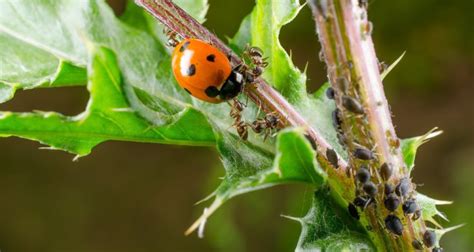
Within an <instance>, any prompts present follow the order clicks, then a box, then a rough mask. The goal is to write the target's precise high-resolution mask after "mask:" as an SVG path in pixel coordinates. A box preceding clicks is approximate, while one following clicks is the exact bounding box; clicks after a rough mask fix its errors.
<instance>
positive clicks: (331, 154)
mask: <svg viewBox="0 0 474 252" xmlns="http://www.w3.org/2000/svg"><path fill="white" fill-rule="evenodd" d="M326 158H327V159H328V161H329V163H331V165H332V166H334V167H335V168H338V167H339V166H338V157H337V153H336V152H335V151H334V150H333V149H330V148H327V149H326Z"/></svg>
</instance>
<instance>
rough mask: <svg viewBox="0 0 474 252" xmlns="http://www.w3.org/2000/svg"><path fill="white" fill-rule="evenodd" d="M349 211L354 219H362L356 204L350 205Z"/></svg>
mask: <svg viewBox="0 0 474 252" xmlns="http://www.w3.org/2000/svg"><path fill="white" fill-rule="evenodd" d="M347 210H348V211H349V214H350V215H351V216H352V217H354V219H356V220H358V219H359V218H360V216H359V212H357V208H356V207H355V206H354V204H352V203H349V206H347Z"/></svg>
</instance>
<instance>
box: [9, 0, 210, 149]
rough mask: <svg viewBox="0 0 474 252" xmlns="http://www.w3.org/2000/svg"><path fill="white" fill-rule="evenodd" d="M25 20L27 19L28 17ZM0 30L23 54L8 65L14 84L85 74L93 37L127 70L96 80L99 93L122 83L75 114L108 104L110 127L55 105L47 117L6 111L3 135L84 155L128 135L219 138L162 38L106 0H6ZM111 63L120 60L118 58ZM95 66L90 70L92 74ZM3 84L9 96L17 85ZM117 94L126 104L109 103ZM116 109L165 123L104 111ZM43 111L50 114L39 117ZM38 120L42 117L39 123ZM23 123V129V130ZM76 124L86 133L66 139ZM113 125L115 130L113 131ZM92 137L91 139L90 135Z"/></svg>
mask: <svg viewBox="0 0 474 252" xmlns="http://www.w3.org/2000/svg"><path fill="white" fill-rule="evenodd" d="M57 10H61V11H57ZM7 17H8V18H7ZM70 17H74V18H70ZM24 20H29V22H28V23H27V24H24ZM0 32H1V34H2V37H1V38H2V40H0V41H1V42H0V43H2V44H7V45H9V47H8V48H11V50H10V52H8V51H7V53H8V55H10V56H11V55H12V54H15V55H16V54H18V57H21V58H18V60H16V61H8V62H9V65H8V66H9V68H8V70H12V71H8V73H7V72H5V73H4V72H3V70H2V76H7V77H8V79H7V81H8V84H11V83H20V84H15V86H14V88H17V87H25V88H26V87H31V88H34V87H36V86H38V85H40V84H41V85H43V86H47V87H50V86H54V85H53V84H58V85H59V84H61V85H65V84H68V83H74V82H75V81H81V80H85V78H84V76H85V69H84V68H83V67H84V66H85V65H86V64H87V61H88V55H87V46H86V45H87V44H89V43H97V44H101V45H107V46H108V47H109V48H110V49H112V50H114V53H115V55H116V56H117V63H118V65H119V66H118V67H119V69H118V70H117V71H118V72H119V74H120V76H121V77H123V78H120V81H118V82H108V81H109V80H107V79H100V80H94V81H93V82H95V83H93V84H91V86H90V87H96V89H97V91H98V92H99V93H100V91H101V89H107V88H109V86H108V85H111V87H112V86H114V88H115V89H116V90H117V93H116V94H115V95H116V96H107V95H105V96H102V95H100V96H99V97H100V98H96V99H93V97H92V99H91V101H90V104H94V107H89V108H88V110H86V111H85V112H84V113H82V114H81V115H80V116H78V117H75V118H73V119H78V120H79V119H81V120H84V118H86V115H89V114H90V112H91V111H90V109H94V110H97V111H100V110H103V111H106V112H102V114H103V115H106V116H104V118H103V119H108V120H109V122H108V123H106V124H110V129H104V128H105V127H106V126H105V125H101V124H98V123H91V124H90V125H89V124H86V125H87V126H88V127H85V126H83V125H84V124H79V123H76V124H77V125H75V126H74V122H72V121H71V118H68V117H63V116H62V115H59V114H55V113H46V114H47V115H48V116H47V118H45V117H44V114H45V113H28V114H15V113H13V114H11V113H4V117H3V120H2V121H0V128H1V129H2V130H3V131H2V130H0V134H2V135H3V136H10V135H15V136H19V137H24V138H28V139H34V140H38V141H41V142H43V143H50V144H51V147H52V148H54V149H64V150H67V151H70V152H73V153H75V154H78V155H86V154H88V153H89V152H90V148H92V147H93V146H94V145H96V144H97V143H99V142H101V141H103V140H104V139H117V140H118V139H121V140H129V141H158V139H159V142H167V143H181V144H191V145H203V144H204V145H209V144H210V143H212V142H214V133H213V131H212V128H211V127H210V126H209V125H208V123H207V120H206V118H205V117H203V116H202V114H201V113H199V112H198V111H196V110H195V109H193V108H191V107H190V105H189V102H190V101H191V98H190V97H189V95H187V94H186V93H185V92H184V91H182V90H181V89H180V88H179V87H178V86H177V85H176V84H175V82H174V78H173V77H172V76H171V73H170V71H169V69H170V62H169V57H168V56H167V55H168V54H167V52H166V50H165V49H164V47H163V45H160V44H158V43H156V42H155V40H154V39H153V38H152V37H151V36H149V35H148V34H146V33H144V32H142V31H139V30H135V29H133V28H131V27H129V26H127V25H125V24H123V23H122V22H120V21H119V20H117V19H116V18H115V16H114V14H113V12H112V11H111V10H110V8H109V7H108V6H107V5H106V4H105V3H104V2H103V1H92V0H90V1H51V2H42V1H10V0H8V1H1V2H0ZM15 43H19V44H20V45H21V47H22V48H23V50H25V51H26V52H31V53H32V55H33V56H35V57H32V58H29V57H26V56H24V55H23V54H22V53H18V50H19V49H18V48H17V47H15ZM2 59H4V58H3V57H2ZM12 59H15V57H12ZM43 60H44V63H45V66H44V67H43V68H41V67H38V66H37V65H41V64H38V61H43ZM69 62H70V63H69ZM73 64H74V65H73ZM112 64H113V65H116V64H115V63H114V62H113V63H112ZM30 65H31V66H32V67H30V68H26V69H27V70H28V71H27V74H25V75H22V73H21V72H20V73H15V71H13V70H15V69H22V67H23V66H30ZM75 66H79V67H75ZM2 69H4V68H2ZM156 69H158V71H156ZM109 70H110V69H104V71H109ZM5 71H6V70H5ZM92 74H93V73H91V72H89V75H92ZM95 74H98V73H95ZM15 76H17V77H15ZM15 78H16V79H15ZM47 80H49V82H52V83H53V84H51V83H48V81H47ZM53 80H54V81H53ZM43 83H44V84H43ZM122 84H123V86H121V85H122ZM0 90H1V92H0V94H2V95H4V97H7V98H8V97H11V95H12V92H13V91H14V89H12V88H11V86H5V84H2V83H0ZM137 90H146V92H147V93H148V94H156V97H159V98H160V99H159V100H158V103H157V104H158V105H159V106H160V110H159V111H150V109H148V107H147V106H145V105H144V104H143V103H142V101H141V100H140V99H139V97H138V94H137V93H136V91H137ZM91 96H94V94H91ZM104 97H107V98H105V99H104ZM114 99H121V100H123V102H124V104H122V105H120V106H118V105H115V104H113V106H112V105H111V106H108V105H110V104H105V103H106V102H113V101H114ZM119 103H120V102H119ZM123 108H125V110H123ZM110 109H118V110H115V112H117V113H115V114H113V115H117V114H120V113H121V114H127V113H128V114H133V112H134V111H138V112H139V113H140V115H141V116H142V117H145V118H147V119H148V120H149V121H151V122H152V123H153V125H155V126H162V127H161V128H157V127H154V126H153V125H149V122H147V121H144V120H142V119H141V118H140V117H139V116H137V115H134V117H133V118H136V120H135V119H129V120H125V121H121V120H118V119H117V120H115V119H114V118H113V117H110V116H109V115H108V114H104V113H109V112H110V111H109V110H110ZM124 111H127V112H124ZM119 112H120V113H119ZM42 118H43V119H44V121H42V122H39V121H41V120H40V119H42ZM87 118H89V117H87ZM111 119H114V120H111ZM122 119H123V118H122ZM90 120H91V122H96V121H95V120H93V119H90ZM32 121H35V122H37V123H34V124H33V123H32ZM66 122H67V123H66ZM103 123H105V121H103ZM128 124H132V125H134V124H136V125H144V126H143V127H144V129H141V127H142V126H140V127H138V128H136V127H133V126H129V125H128ZM20 126H21V127H22V128H21V129H22V130H18V129H19V128H18V127H20ZM46 126H47V127H46ZM80 126H82V127H80ZM89 126H90V127H89ZM114 127H115V128H116V129H115V130H113V129H114ZM190 127H191V128H194V127H198V129H199V130H197V131H195V133H196V134H195V135H194V134H183V132H185V133H187V131H189V130H190V129H191V128H190ZM15 129H16V130H15ZM53 129H54V130H53ZM86 129H87V130H86ZM71 130H72V131H74V134H77V133H78V132H83V133H82V134H78V135H81V137H82V138H83V140H81V141H78V142H77V143H62V142H63V140H64V139H68V137H67V135H71V134H73V133H72V132H71ZM124 131H125V132H124ZM51 132H54V133H55V137H53V136H49V137H46V135H48V134H49V135H50V134H51ZM112 132H113V134H112V135H109V134H110V133H112ZM126 132H128V133H126ZM150 132H151V133H150ZM104 134H105V135H104ZM126 135H129V136H126ZM156 135H157V136H159V137H158V138H157V137H156ZM86 138H89V139H87V140H84V139H86ZM149 138H151V139H149ZM62 139H63V140H62ZM78 139H79V138H78Z"/></svg>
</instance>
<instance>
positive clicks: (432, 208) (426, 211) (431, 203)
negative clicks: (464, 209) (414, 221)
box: [416, 193, 452, 228]
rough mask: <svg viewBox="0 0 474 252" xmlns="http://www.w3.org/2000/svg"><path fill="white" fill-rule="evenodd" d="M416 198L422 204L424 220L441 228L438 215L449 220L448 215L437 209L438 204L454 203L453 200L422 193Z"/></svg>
mask: <svg viewBox="0 0 474 252" xmlns="http://www.w3.org/2000/svg"><path fill="white" fill-rule="evenodd" d="M416 200H417V202H418V204H419V206H420V209H421V212H422V216H423V220H425V221H429V222H431V223H433V224H434V225H436V226H437V227H439V228H441V225H440V224H439V223H438V222H437V221H436V219H435V217H436V216H438V217H440V218H442V219H444V220H445V221H447V220H448V219H447V218H446V216H445V215H444V214H443V213H442V212H440V211H439V210H438V209H437V207H436V206H438V205H448V204H451V203H452V202H451V201H443V200H435V199H432V198H430V197H428V196H426V195H423V194H421V193H418V194H417V195H416Z"/></svg>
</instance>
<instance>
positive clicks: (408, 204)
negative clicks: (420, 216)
mask: <svg viewBox="0 0 474 252" xmlns="http://www.w3.org/2000/svg"><path fill="white" fill-rule="evenodd" d="M402 209H403V213H405V214H412V213H415V211H416V210H417V209H418V205H417V204H416V201H415V200H414V199H409V200H407V201H405V203H403V205H402Z"/></svg>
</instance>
